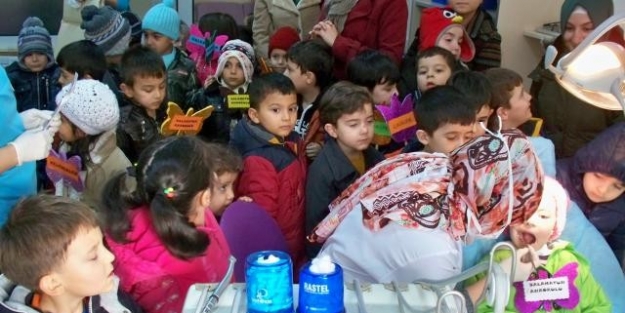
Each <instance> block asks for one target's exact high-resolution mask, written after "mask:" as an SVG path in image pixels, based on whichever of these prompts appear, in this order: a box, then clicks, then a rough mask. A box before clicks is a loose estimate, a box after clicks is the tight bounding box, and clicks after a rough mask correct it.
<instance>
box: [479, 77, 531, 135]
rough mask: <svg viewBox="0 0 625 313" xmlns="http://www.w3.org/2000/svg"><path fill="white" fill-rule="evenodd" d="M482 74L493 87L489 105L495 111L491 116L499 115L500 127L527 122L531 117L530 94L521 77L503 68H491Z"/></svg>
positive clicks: (516, 126) (507, 127)
mask: <svg viewBox="0 0 625 313" xmlns="http://www.w3.org/2000/svg"><path fill="white" fill-rule="evenodd" d="M484 74H486V77H487V78H488V80H489V81H490V83H491V85H492V87H493V91H492V99H491V105H492V107H493V108H495V113H496V114H495V115H493V117H495V116H497V115H499V116H500V117H501V123H502V129H511V128H518V127H519V126H521V125H522V124H523V123H525V122H527V121H528V120H529V119H530V118H531V117H532V111H531V109H530V105H531V100H532V96H531V95H530V94H529V93H528V92H527V91H526V90H525V87H523V77H521V75H519V74H518V73H516V72H515V71H512V70H509V69H505V68H491V69H488V70H486V71H485V72H484ZM491 120H493V119H491ZM493 127H494V126H493Z"/></svg>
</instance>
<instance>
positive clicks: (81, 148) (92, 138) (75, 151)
mask: <svg viewBox="0 0 625 313" xmlns="http://www.w3.org/2000/svg"><path fill="white" fill-rule="evenodd" d="M68 122H69V120H68ZM69 123H70V125H71V129H72V134H74V136H75V135H76V134H77V132H78V130H79V129H80V128H78V127H77V126H76V125H74V123H72V122H69ZM102 134H104V133H102ZM102 134H97V135H87V134H84V136H82V137H78V138H77V139H76V140H74V141H73V142H72V143H71V144H69V151H67V156H68V157H71V156H75V155H77V156H79V157H80V161H81V162H82V167H83V168H86V167H87V166H91V165H93V164H94V163H93V160H91V149H93V147H94V146H95V144H96V143H97V142H98V139H100V136H102Z"/></svg>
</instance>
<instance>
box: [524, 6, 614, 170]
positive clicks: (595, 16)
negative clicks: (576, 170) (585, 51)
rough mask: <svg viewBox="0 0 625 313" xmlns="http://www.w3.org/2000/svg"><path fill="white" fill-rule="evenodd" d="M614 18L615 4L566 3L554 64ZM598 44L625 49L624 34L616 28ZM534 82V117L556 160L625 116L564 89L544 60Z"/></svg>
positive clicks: (561, 14)
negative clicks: (603, 42)
mask: <svg viewBox="0 0 625 313" xmlns="http://www.w3.org/2000/svg"><path fill="white" fill-rule="evenodd" d="M612 14H614V5H613V3H612V0H566V1H564V3H563V4H562V9H561V11H560V29H561V34H560V36H558V38H556V40H555V42H554V43H553V45H554V46H555V47H556V49H557V50H558V55H557V57H556V59H555V61H554V64H556V63H557V62H558V61H559V60H560V58H561V57H562V56H564V55H566V54H567V53H569V52H571V51H572V50H573V49H575V47H577V46H578V45H579V44H580V43H581V42H582V41H583V40H584V38H586V36H588V34H590V32H592V31H593V30H594V29H595V27H597V26H599V24H601V23H602V22H603V21H605V20H606V19H607V18H609V17H610V16H612ZM599 41H612V42H617V43H619V44H621V45H624V44H625V42H623V32H622V30H621V29H620V28H615V29H613V30H611V31H610V32H608V33H607V34H606V35H604V37H603V38H601V39H600V40H599ZM529 77H530V78H531V79H532V81H533V82H532V87H531V94H532V99H533V100H532V114H533V115H534V116H536V117H540V118H542V119H543V120H544V124H543V134H544V136H545V137H547V138H548V139H551V141H553V144H554V145H555V148H556V157H557V158H566V157H572V156H573V155H574V154H575V152H576V151H577V150H578V149H579V148H581V147H582V146H584V145H585V144H587V143H588V142H589V141H591V140H592V139H593V138H595V136H597V135H598V134H599V133H601V132H602V131H603V130H604V129H606V128H608V127H610V126H611V125H613V124H614V123H616V122H618V121H621V120H622V119H623V112H621V111H609V110H604V109H600V108H597V107H594V106H592V105H590V104H588V103H586V102H584V101H582V100H580V99H578V98H576V97H575V96H573V95H572V94H571V93H569V92H568V91H566V90H565V89H564V88H563V87H561V86H560V85H559V84H558V83H557V82H556V81H555V78H554V74H553V73H552V72H550V71H549V70H548V69H545V67H544V57H543V60H541V61H540V63H539V64H538V66H537V67H536V69H535V70H534V71H532V73H531V74H530V75H529Z"/></svg>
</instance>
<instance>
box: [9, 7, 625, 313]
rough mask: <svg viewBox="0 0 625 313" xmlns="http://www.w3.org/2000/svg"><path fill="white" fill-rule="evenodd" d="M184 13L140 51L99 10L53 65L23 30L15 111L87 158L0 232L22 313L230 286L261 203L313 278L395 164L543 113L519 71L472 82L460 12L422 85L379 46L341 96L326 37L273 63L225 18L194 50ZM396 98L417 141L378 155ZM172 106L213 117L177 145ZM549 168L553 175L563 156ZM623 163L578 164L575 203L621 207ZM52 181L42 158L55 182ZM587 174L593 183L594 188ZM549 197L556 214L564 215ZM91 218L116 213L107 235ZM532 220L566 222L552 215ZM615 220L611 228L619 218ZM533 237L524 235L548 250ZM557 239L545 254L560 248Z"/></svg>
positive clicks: (145, 306)
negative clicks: (229, 213) (334, 217)
mask: <svg viewBox="0 0 625 313" xmlns="http://www.w3.org/2000/svg"><path fill="white" fill-rule="evenodd" d="M171 5H172V4H171V1H166V3H161V4H158V5H156V6H154V7H153V8H151V9H150V10H149V11H148V12H147V13H146V15H145V17H144V19H143V21H142V29H143V44H144V46H141V45H140V44H139V45H136V46H132V45H131V44H130V42H131V35H132V31H131V30H132V29H131V27H129V23H128V21H126V20H125V19H123V17H122V15H121V14H120V13H119V12H116V11H115V10H113V9H111V8H110V7H103V8H96V7H91V8H89V7H88V8H85V9H84V10H83V20H84V28H85V40H82V41H78V42H74V43H71V44H69V45H67V46H65V47H63V48H62V49H61V51H60V52H59V53H58V55H57V57H56V60H55V59H54V57H53V55H52V45H51V42H50V37H49V35H48V34H47V32H46V31H45V28H43V27H42V26H43V25H42V24H41V21H40V20H38V19H37V18H29V19H28V20H27V21H25V22H24V28H23V30H22V32H20V37H19V38H20V39H19V40H20V41H19V44H18V47H19V61H18V62H16V63H15V64H13V65H11V67H9V68H7V72H8V73H9V77H10V79H11V84H12V85H13V87H14V89H15V97H16V98H17V106H18V110H19V111H26V110H28V109H31V108H36V109H39V110H54V109H55V108H56V106H57V105H60V106H61V108H60V114H61V126H60V129H59V131H58V137H59V140H60V142H59V143H58V144H57V145H55V150H56V151H57V152H58V154H59V156H58V158H61V159H64V160H66V161H68V162H69V161H71V159H72V158H77V160H78V161H77V162H74V163H73V164H74V165H75V166H76V168H75V169H76V172H77V177H75V179H74V180H71V179H67V178H66V179H55V180H53V181H52V182H50V183H49V184H51V185H52V187H53V189H54V190H55V193H56V194H57V195H60V196H65V197H69V198H73V199H74V200H70V199H66V198H64V197H51V196H43V195H42V196H35V197H32V198H29V199H26V200H24V201H22V202H21V203H19V204H18V205H17V206H16V207H15V208H14V209H13V211H12V212H11V215H10V216H9V218H8V221H7V223H6V225H5V226H4V227H3V229H2V232H1V233H0V251H1V253H0V268H1V269H2V272H3V273H4V274H5V275H6V277H8V278H10V279H11V280H12V281H13V283H17V284H19V285H22V286H23V287H26V288H28V289H30V290H31V291H30V292H29V291H27V290H22V289H20V288H23V287H20V286H15V285H13V284H12V283H11V282H9V281H8V280H5V281H2V283H0V285H2V288H4V289H5V291H6V293H5V295H6V296H5V298H4V299H1V300H2V301H3V302H4V303H7V304H10V305H11V307H12V308H13V310H19V309H20V308H24V307H30V308H35V309H38V310H41V311H44V312H47V311H49V312H57V311H59V312H60V311H63V312H82V311H83V310H85V309H87V308H89V309H91V308H95V309H97V310H100V309H102V310H103V312H117V311H120V308H122V307H125V308H126V309H127V310H129V311H131V312H140V311H141V310H145V311H146V312H180V311H181V309H182V304H183V302H184V298H185V293H186V291H187V289H188V288H189V286H191V285H192V284H194V283H198V282H216V281H219V280H221V279H222V278H223V277H224V275H225V272H226V270H227V267H228V256H229V255H230V249H229V247H228V243H227V242H226V240H225V237H224V235H223V233H222V232H221V229H220V228H219V217H220V216H221V214H222V213H223V212H224V210H226V209H227V208H228V206H229V205H230V204H231V203H232V202H233V201H235V200H236V199H239V200H242V201H253V202H255V203H257V204H258V205H259V206H261V207H263V208H264V209H265V210H266V211H267V213H268V214H269V215H271V216H272V217H273V218H274V219H275V220H276V222H277V224H278V226H279V228H280V230H281V231H282V234H283V235H284V238H285V240H286V242H287V246H288V250H289V251H288V252H289V253H290V255H291V258H292V259H293V262H294V264H295V265H296V266H297V267H299V266H300V265H302V264H304V262H305V261H306V260H310V259H312V258H314V257H315V256H317V254H318V253H319V251H320V249H321V245H319V244H316V243H311V242H308V241H306V239H305V238H306V235H308V234H310V233H311V231H312V230H313V229H314V227H315V226H317V225H318V224H319V223H320V222H321V221H322V220H323V219H324V218H325V217H326V216H327V215H328V214H329V209H328V205H329V204H330V203H331V202H332V201H333V200H334V199H335V198H336V197H337V196H339V195H340V194H341V193H342V192H343V191H344V190H346V189H347V188H348V187H349V186H350V185H351V184H352V183H354V182H355V181H356V180H357V179H358V178H359V177H360V176H362V175H363V174H364V173H366V172H367V171H368V170H369V169H371V168H373V167H374V166H375V165H376V164H378V163H379V162H381V161H383V160H384V159H385V157H388V156H392V155H395V154H398V153H410V152H417V151H423V152H428V153H440V154H443V155H449V154H451V153H452V152H453V151H454V150H456V149H458V148H459V147H461V146H463V145H464V144H465V143H467V142H469V141H471V140H472V139H473V138H475V137H479V136H481V135H483V134H484V133H485V132H491V131H499V130H509V129H515V128H519V127H521V125H523V124H524V123H526V122H527V121H528V120H529V119H530V118H531V111H530V100H531V96H530V95H529V94H528V93H527V91H526V90H525V89H524V86H523V79H522V77H521V76H520V75H519V74H517V73H515V72H514V71H511V70H508V69H503V68H492V69H488V70H486V71H485V72H483V73H482V72H473V71H468V70H466V65H465V64H464V62H468V61H470V60H471V59H472V58H473V56H474V54H475V51H474V47H473V45H472V41H471V38H470V37H469V35H468V33H467V32H466V31H465V30H464V28H463V26H462V24H461V23H460V22H459V21H458V19H457V18H456V15H455V13H453V11H450V9H448V8H447V9H440V8H434V9H428V10H427V11H426V12H424V19H425V21H424V24H422V26H427V27H422V28H421V30H420V32H421V33H420V34H419V45H418V47H419V49H418V50H419V53H418V55H417V56H416V58H415V59H414V60H415V65H414V67H413V68H412V74H411V75H413V76H414V77H413V78H414V79H412V80H411V78H410V77H408V78H407V77H406V76H405V74H404V75H402V73H401V72H400V68H399V67H398V66H397V65H396V63H395V62H394V61H393V59H392V58H390V57H389V56H387V55H385V54H383V53H380V52H378V51H373V50H365V51H362V52H360V53H358V54H357V55H356V56H355V57H354V58H353V59H352V60H351V61H350V62H349V64H347V73H346V74H347V75H346V76H347V78H348V79H347V81H339V82H336V83H335V79H334V76H333V71H334V66H333V56H332V49H331V48H330V47H329V46H327V45H326V44H325V43H324V42H322V41H320V40H318V39H306V40H301V38H300V36H299V34H298V32H297V30H294V29H292V28H288V27H283V28H278V29H277V30H275V32H274V33H273V35H271V36H270V37H269V38H268V50H267V52H266V53H267V56H266V57H267V60H265V59H264V58H257V57H256V53H255V51H254V49H253V48H252V46H251V45H250V44H249V43H246V42H244V41H242V40H240V39H238V38H237V37H238V32H237V30H236V24H234V26H232V25H233V23H232V22H233V20H232V18H231V17H229V16H227V15H225V14H215V13H211V14H208V15H207V16H205V17H203V18H202V19H200V22H199V25H192V28H191V34H190V35H191V37H190V39H189V40H188V41H187V43H186V45H185V44H183V45H178V47H177V46H176V41H177V40H178V39H179V37H180V25H181V22H180V19H179V17H178V14H177V12H176V11H175V10H174V9H173V8H172V7H171ZM96 17H97V18H96ZM102 21H105V22H102ZM196 27H197V28H196ZM194 36H195V37H194ZM193 44H196V45H197V44H199V45H200V46H202V48H203V50H202V49H200V50H201V53H199V54H196V55H194V58H189V57H187V55H186V52H185V51H183V50H184V49H185V47H187V50H189V51H191V50H193V49H194V48H191V47H190V46H189V45H193ZM198 55H199V56H198ZM266 62H267V63H266ZM261 72H262V73H263V75H261ZM266 72H270V73H266ZM404 73H405V71H404ZM75 75H77V77H75ZM75 79H76V80H77V81H75V82H74V80H75ZM415 79H416V80H415ZM57 81H58V83H59V84H60V85H61V86H63V87H62V89H60V88H58V87H56V86H57ZM411 81H412V82H414V85H413V84H412V83H411ZM55 88H57V90H55ZM35 91H36V92H35ZM398 93H399V94H400V96H401V98H403V96H405V95H410V96H411V97H413V98H414V99H415V106H414V110H413V111H414V120H415V122H416V125H417V130H416V131H415V133H414V136H413V138H411V139H410V140H407V141H405V142H396V141H394V140H390V141H387V143H386V144H377V143H375V142H374V137H375V136H376V135H377V133H376V132H377V128H378V125H376V123H379V120H378V118H377V117H376V116H378V115H379V109H378V108H377V106H391V105H392V103H393V100H392V98H393V96H394V95H397V94H398ZM240 95H247V96H248V97H249V98H248V99H249V100H248V103H247V104H244V105H243V106H240V103H239V102H240V99H241V98H237V97H233V96H240ZM235 99H236V100H235ZM235 101H239V102H237V103H238V105H239V106H236V107H235V106H234V102H235ZM167 102H174V103H176V104H178V105H179V107H180V108H182V109H183V111H186V110H187V109H193V110H195V111H199V110H202V109H204V108H206V107H207V106H209V105H211V106H213V111H212V114H211V115H210V116H209V117H208V118H207V119H206V120H205V121H204V122H203V124H202V127H201V129H199V131H198V134H197V136H182V137H170V138H164V136H163V134H162V132H161V125H162V124H163V122H164V121H165V119H166V118H167V114H166V108H167V107H166V104H167ZM411 111H412V110H411ZM207 141H208V142H211V143H207ZM532 142H533V143H534V144H537V145H538V144H540V140H538V141H532ZM622 142H623V143H625V140H622ZM225 144H229V145H230V147H227V146H226V145H225ZM616 145H618V143H616ZM535 148H536V147H535ZM537 150H538V148H537ZM385 155H386V156H385ZM540 156H541V155H540V153H539V157H540ZM621 158H622V156H621ZM75 160H76V159H74V161H75ZM542 161H543V165H545V164H547V165H551V166H552V165H553V161H552V160H551V158H550V156H549V155H546V156H544V159H543V160H542ZM621 161H622V159H619V160H615V161H613V162H608V161H606V163H607V164H609V165H606V166H607V167H610V166H611V167H610V168H609V169H608V168H607V167H606V168H599V169H595V168H594V167H592V166H590V165H589V166H588V167H585V168H584V172H585V174H584V175H582V177H577V176H575V175H579V173H577V172H575V171H577V169H578V167H571V170H570V171H568V172H567V170H562V172H561V171H558V178H560V176H561V175H566V174H564V173H574V174H571V177H572V178H569V179H570V181H571V182H573V183H572V184H571V186H570V188H569V189H572V188H573V189H572V190H576V191H577V193H578V195H579V197H578V198H579V199H583V200H584V201H588V202H592V203H594V204H596V203H603V202H609V201H612V200H614V199H617V198H619V197H620V195H621V194H622V193H623V192H624V191H625V188H624V187H623V179H624V178H622V177H621V176H622V173H621V172H619V171H618V170H617V169H615V168H618V166H620V165H614V164H615V163H618V162H621ZM577 162H579V161H577ZM576 164H577V163H576ZM618 164H620V163H618ZM547 167H548V166H547ZM46 173H47V168H46V164H45V162H42V163H41V165H40V169H39V174H41V175H40V177H41V179H42V181H43V177H45V174H46ZM587 176H588V177H587ZM567 177H568V176H567ZM591 179H594V180H595V183H590V182H589V183H587V181H590V180H591ZM610 179H613V180H610ZM598 180H601V181H604V180H610V182H611V183H612V184H611V185H609V184H607V183H606V184H607V185H609V186H608V187H609V188H612V189H611V192H612V193H610V195H609V196H605V197H604V196H603V194H602V193H603V192H604V191H603V190H598V189H597V188H595V189H593V188H594V187H592V186H595V185H596V184H597V183H596V181H598ZM581 181H583V184H581V186H583V190H581V191H580V189H579V188H581V187H580V184H577V182H581ZM549 184H557V183H556V182H555V181H554V182H550V183H549ZM565 184H567V183H566V182H565ZM49 187H50V186H48V188H49ZM567 187H569V186H567ZM606 188H607V187H606ZM556 189H557V188H556ZM549 190H551V189H549ZM572 190H568V191H569V193H573V191H572ZM600 194H601V195H600ZM549 196H552V195H551V194H549V193H546V196H545V197H544V198H543V199H545V206H548V207H547V208H545V210H549V209H554V207H555V204H554V203H552V202H553V201H551V200H549V201H551V202H549V201H547V199H550V198H549ZM573 196H574V200H575V201H579V200H578V199H576V198H575V195H574V194H573ZM75 200H80V202H79V201H75ZM558 205H559V204H558ZM93 209H95V210H96V211H97V212H98V213H100V214H101V215H102V218H103V224H102V229H101V230H100V228H99V227H98V225H99V224H98V223H97V219H96V216H95V213H94V212H93V211H92V210H93ZM558 210H559V211H558V212H561V211H562V210H561V208H560V206H559V207H558ZM536 214H538V216H540V217H541V218H542V217H543V216H545V215H548V217H549V218H551V219H552V220H555V218H554V213H544V212H543V211H541V210H539V211H538V212H537V213H536ZM558 214H560V213H558ZM534 219H535V217H533V218H532V219H530V220H529V221H528V222H527V224H526V225H530V224H532V223H533V221H534ZM616 224H617V225H616V226H615V225H614V223H612V224H610V227H611V228H610V229H611V230H614V229H619V225H621V224H623V223H620V224H619V223H616ZM42 225H50V226H49V227H47V226H46V227H43V226H42ZM562 225H563V224H560V222H559V220H558V222H557V227H560V228H561V227H563V226H562ZM523 227H528V228H527V229H529V226H523ZM546 228H550V229H553V228H554V227H552V226H551V224H549V227H546ZM527 229H523V230H522V232H524V233H530V237H531V236H533V237H535V238H534V239H538V238H537V237H538V235H537V234H533V233H532V231H530V230H527ZM518 232H519V231H518V230H515V229H513V230H512V231H511V233H512V241H513V242H515V243H516V241H519V240H521V241H522V242H521V243H519V244H518V245H519V248H522V246H526V245H527V244H528V243H529V242H528V241H527V239H526V238H527V237H528V236H525V235H523V234H524V233H523V234H521V235H517V233H518ZM549 234H550V236H549V242H551V241H553V240H555V239H557V236H556V235H554V236H551V233H549ZM102 238H104V240H103V239H102ZM523 240H526V241H523ZM530 241H531V240H530ZM541 243H543V242H541ZM105 244H106V247H108V249H110V251H111V252H112V254H111V252H109V250H108V249H107V248H105ZM544 244H546V242H545V243H543V245H544ZM543 245H536V246H535V249H534V250H540V251H538V252H539V253H538V255H539V256H541V255H549V254H550V253H552V252H554V251H560V250H566V251H568V250H567V249H569V246H566V245H565V244H562V245H560V244H556V245H555V246H554V247H556V248H553V247H552V246H549V249H547V250H548V251H547V250H545V251H543V247H542V246H543ZM25 246H27V247H29V249H28V250H27V251H26V250H23V249H22V248H21V247H25ZM48 247H51V248H52V249H49V248H48ZM541 251H542V252H545V253H543V254H541V253H542V252H541ZM530 252H532V253H534V254H536V251H530ZM528 253H529V252H528ZM554 254H555V253H554ZM560 254H561V253H560ZM560 254H558V255H560ZM571 255H572V256H571ZM566 257H567V258H570V259H572V260H573V259H574V260H573V261H578V260H581V259H582V257H580V256H578V255H577V254H574V253H573V254H570V253H569V254H566ZM579 262H581V263H580V264H582V265H583V266H586V264H585V263H584V261H579ZM113 264H114V267H113V266H112V265H113ZM547 269H548V271H550V272H549V273H551V274H553V273H552V272H553V271H554V270H557V268H547ZM585 269H586V271H587V268H585ZM24 273H33V274H32V275H26V276H25V275H24ZM35 273H36V275H35ZM85 273H89V274H85ZM113 273H114V274H115V275H117V276H119V280H118V279H117V278H116V277H115V276H114V275H113ZM528 275H529V274H528ZM584 277H585V276H584ZM526 278H527V276H526V277H524V279H526ZM585 281H590V280H585ZM599 290H600V288H599ZM125 293H128V294H130V297H128V295H126V294H125ZM98 295H99V296H98ZM85 299H86V300H85ZM130 299H132V300H130ZM598 299H599V300H601V299H603V298H598ZM599 300H597V301H599ZM134 301H136V302H137V303H138V304H139V306H140V307H141V308H139V306H137V305H136V304H135V303H134ZM574 307H577V304H575V306H574ZM517 309H518V308H517ZM0 311H2V310H0Z"/></svg>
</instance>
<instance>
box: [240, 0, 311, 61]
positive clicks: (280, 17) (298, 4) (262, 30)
mask: <svg viewBox="0 0 625 313" xmlns="http://www.w3.org/2000/svg"><path fill="white" fill-rule="evenodd" d="M321 2H322V1H321V0H299V1H294V0H256V1H255V2H254V24H253V26H252V33H253V37H254V43H255V47H254V48H255V50H256V53H257V54H258V57H263V58H265V59H267V58H268V56H269V51H268V49H269V38H270V37H271V35H273V33H274V32H275V31H276V29H278V28H280V27H285V26H288V27H291V28H294V29H297V30H298V31H299V33H300V37H301V38H308V32H310V31H311V30H312V28H313V26H315V24H316V23H317V21H318V20H319V15H320V14H321Z"/></svg>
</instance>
